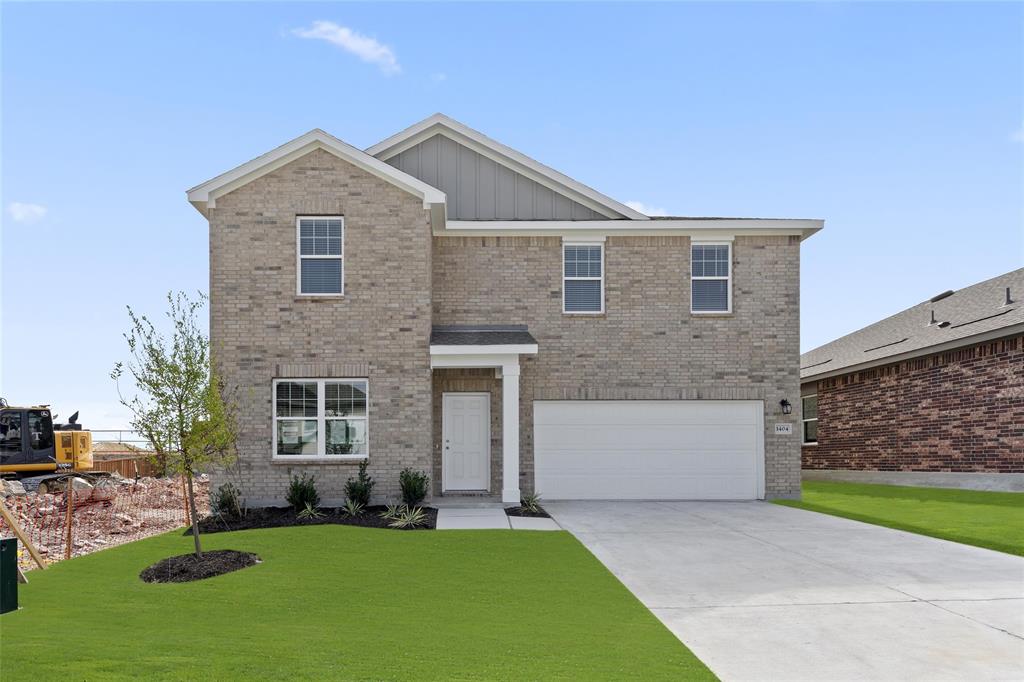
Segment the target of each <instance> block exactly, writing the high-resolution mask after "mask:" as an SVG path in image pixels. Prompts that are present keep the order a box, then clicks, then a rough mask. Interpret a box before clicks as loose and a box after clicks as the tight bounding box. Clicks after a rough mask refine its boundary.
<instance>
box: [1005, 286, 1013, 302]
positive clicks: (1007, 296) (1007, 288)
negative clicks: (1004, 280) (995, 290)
mask: <svg viewBox="0 0 1024 682" xmlns="http://www.w3.org/2000/svg"><path fill="white" fill-rule="evenodd" d="M1011 303H1013V299H1012V298H1010V287H1006V300H1005V301H1004V302H1003V305H1004V306H1008V305H1010V304H1011Z"/></svg>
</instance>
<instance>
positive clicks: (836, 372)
mask: <svg viewBox="0 0 1024 682" xmlns="http://www.w3.org/2000/svg"><path fill="white" fill-rule="evenodd" d="M1021 333H1024V322H1021V323H1018V324H1011V325H1008V326H1006V327H1000V328H999V329H993V330H991V331H987V332H982V333H980V334H975V335H974V336H961V337H960V338H958V339H952V340H950V341H945V342H943V343H936V344H934V345H932V346H925V347H924V348H918V349H916V350H908V351H906V352H905V353H899V354H898V355H887V356H885V357H884V358H877V359H875V360H868V361H866V362H861V363H858V364H856V365H847V366H845V367H837V368H836V369H833V370H827V371H822V372H821V373H819V374H808V375H806V376H804V375H801V376H800V383H808V382H811V381H821V380H822V379H829V378H831V377H838V376H843V375H844V374H854V373H856V372H863V371H864V370H866V369H872V368H874V367H882V366H884V365H895V364H896V363H897V362H903V361H904V360H912V359H914V358H919V357H924V356H927V355H935V354H937V353H944V352H946V351H949V350H956V349H958V348H964V347H966V346H973V345H974V344H976V343H985V342H986V341H996V340H999V339H1003V338H1008V337H1011V336H1016V335H1017V334H1021ZM808 352H810V351H808Z"/></svg>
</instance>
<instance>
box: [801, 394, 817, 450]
mask: <svg viewBox="0 0 1024 682" xmlns="http://www.w3.org/2000/svg"><path fill="white" fill-rule="evenodd" d="M800 401H801V406H800V407H801V408H802V410H801V412H802V415H803V416H802V417H801V419H803V422H804V426H803V441H804V443H805V444H806V443H817V442H818V396H816V395H805V396H804V397H802V398H801V399H800Z"/></svg>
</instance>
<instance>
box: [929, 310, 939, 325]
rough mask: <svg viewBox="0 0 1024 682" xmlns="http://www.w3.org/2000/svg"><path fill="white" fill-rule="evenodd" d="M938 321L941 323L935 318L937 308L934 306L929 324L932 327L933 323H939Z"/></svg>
mask: <svg viewBox="0 0 1024 682" xmlns="http://www.w3.org/2000/svg"><path fill="white" fill-rule="evenodd" d="M938 323H939V321H938V320H936V319H935V309H934V308H933V309H932V319H930V320H928V326H929V327H930V326H932V325H933V324H938Z"/></svg>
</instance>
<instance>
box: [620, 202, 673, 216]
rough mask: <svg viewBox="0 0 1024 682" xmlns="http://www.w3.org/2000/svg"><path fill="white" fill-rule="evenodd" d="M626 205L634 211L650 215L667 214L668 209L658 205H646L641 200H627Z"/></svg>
mask: <svg viewBox="0 0 1024 682" xmlns="http://www.w3.org/2000/svg"><path fill="white" fill-rule="evenodd" d="M626 206H629V207H630V208H631V209H633V210H634V211H640V212H641V213H643V214H644V215H650V216H665V215H668V211H666V210H665V209H663V208H661V207H660V206H648V205H647V204H645V203H644V202H642V201H627V202H626Z"/></svg>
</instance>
